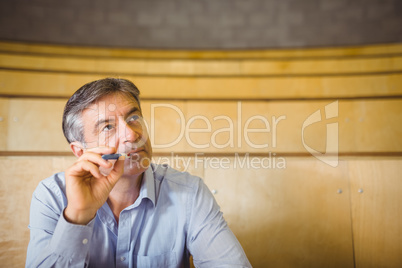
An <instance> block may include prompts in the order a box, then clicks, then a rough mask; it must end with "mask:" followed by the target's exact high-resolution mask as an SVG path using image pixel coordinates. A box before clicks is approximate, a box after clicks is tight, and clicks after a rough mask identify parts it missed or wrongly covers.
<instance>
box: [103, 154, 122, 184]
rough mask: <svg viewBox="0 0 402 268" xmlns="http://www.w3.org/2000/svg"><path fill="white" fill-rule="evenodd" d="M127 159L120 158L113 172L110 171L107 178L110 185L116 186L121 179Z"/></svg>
mask: <svg viewBox="0 0 402 268" xmlns="http://www.w3.org/2000/svg"><path fill="white" fill-rule="evenodd" d="M124 160H125V157H124V156H120V157H119V159H118V161H116V162H115V163H114V166H113V169H112V171H110V173H109V175H108V176H107V178H108V180H109V181H110V183H111V184H112V185H113V186H114V185H115V184H116V182H117V181H118V180H119V179H120V177H121V175H123V172H124V162H125V161H124Z"/></svg>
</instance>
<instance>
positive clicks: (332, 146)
mask: <svg viewBox="0 0 402 268" xmlns="http://www.w3.org/2000/svg"><path fill="white" fill-rule="evenodd" d="M335 117H338V101H334V102H332V103H330V104H327V105H326V106H325V119H331V118H335ZM322 120H323V119H322V117H321V110H317V111H315V112H314V113H312V114H311V115H310V116H309V117H308V118H307V119H306V120H305V121H304V122H303V126H302V142H303V146H304V148H305V149H306V150H307V151H308V152H309V153H310V154H311V155H313V156H314V157H315V158H317V159H318V160H320V161H321V162H324V163H325V164H327V165H330V166H331V167H337V166H338V150H339V144H338V142H339V139H338V123H329V124H327V135H326V136H327V137H326V146H325V153H321V152H319V151H317V150H315V149H313V148H311V147H310V146H308V145H307V144H306V143H305V141H304V129H305V128H306V127H308V126H310V125H312V124H315V123H318V122H321V121H322Z"/></svg>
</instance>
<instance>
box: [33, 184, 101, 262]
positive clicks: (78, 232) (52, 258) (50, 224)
mask: <svg viewBox="0 0 402 268" xmlns="http://www.w3.org/2000/svg"><path fill="white" fill-rule="evenodd" d="M57 179H60V178H57ZM66 203H67V202H66V197H65V195H64V194H63V192H62V191H61V190H60V188H59V185H58V184H57V183H56V180H49V179H48V180H46V181H45V182H42V183H40V184H39V186H38V187H37V189H36V190H35V192H34V194H33V197H32V201H31V211H30V224H29V228H30V232H31V234H30V236H31V239H30V242H29V245H28V251H27V259H26V267H84V266H85V263H86V262H87V256H88V251H89V244H90V238H91V236H92V230H93V221H92V222H90V223H89V224H88V225H87V226H82V225H75V224H71V223H69V222H67V221H66V220H65V218H64V216H63V210H64V207H65V205H66Z"/></svg>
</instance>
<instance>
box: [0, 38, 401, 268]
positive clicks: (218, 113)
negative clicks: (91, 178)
mask: <svg viewBox="0 0 402 268" xmlns="http://www.w3.org/2000/svg"><path fill="white" fill-rule="evenodd" d="M108 76H114V77H124V78H128V79H131V80H132V81H133V82H134V83H135V84H136V85H137V86H138V87H139V88H140V90H141V95H142V108H143V113H144V117H145V119H146V121H147V123H148V127H149V131H150V133H152V140H153V144H154V154H155V161H156V162H165V163H169V164H171V165H173V166H175V167H177V168H179V169H181V170H188V171H190V172H191V173H193V174H195V175H198V176H200V177H202V178H203V179H204V180H205V182H206V183H207V185H208V186H209V187H210V189H211V190H212V191H213V193H214V194H215V197H216V199H217V201H218V203H219V204H220V205H221V208H222V211H223V212H224V216H225V218H226V219H227V221H228V224H229V225H230V227H231V228H232V230H233V231H234V233H235V234H236V235H237V237H238V239H239V240H240V242H241V244H242V245H243V247H244V249H245V251H246V253H247V255H248V257H249V259H250V262H251V263H252V264H253V266H254V267H401V266H402V257H401V254H400V252H402V242H401V241H402V216H401V215H402V205H401V204H402V197H401V196H402V195H401V193H402V181H401V174H402V165H401V164H402V139H401V136H402V127H401V125H402V124H401V123H402V45H400V44H395V45H377V46H365V47H344V48H325V49H302V50H261V51H257V50H256V51H227V52H224V51H156V50H153V51H145V50H122V49H120V50H117V49H101V48H79V47H61V46H45V45H34V44H20V43H10V42H0V126H1V128H0V137H1V139H0V183H1V187H0V199H1V203H0V204H1V208H0V211H1V213H2V217H1V221H0V227H1V228H0V229H1V230H2V231H1V235H0V248H1V252H2V254H0V262H1V263H2V264H4V265H5V266H7V267H21V266H23V264H24V262H25V254H26V252H25V251H26V246H27V243H28V240H29V231H28V228H27V225H28V214H29V213H28V212H29V204H30V199H31V195H32V192H33V190H34V189H35V187H36V185H37V184H38V183H39V181H41V180H42V179H44V178H46V177H47V176H50V175H51V174H53V173H55V172H58V171H62V170H64V169H65V168H66V167H68V165H70V164H71V163H73V161H74V157H73V156H72V154H71V153H70V152H69V149H68V145H67V143H66V141H65V139H64V137H63V135H62V131H61V116H62V110H63V107H64V104H65V102H66V101H67V99H68V97H69V96H70V95H71V94H72V93H73V92H74V91H75V90H77V89H78V88H79V87H80V86H81V85H83V84H84V83H87V82H89V81H92V80H94V79H98V78H103V77H108ZM313 114H314V115H316V116H320V118H318V119H317V118H315V117H310V115H313ZM309 118H310V119H311V120H310V121H309ZM309 122H315V123H312V124H309ZM194 129H203V130H204V132H199V133H195V132H192V130H194ZM174 141H176V142H174ZM169 143H172V144H171V145H169V146H163V145H168V144H169ZM164 147H166V148H164ZM307 148H311V150H314V151H315V152H316V153H315V156H317V158H316V157H314V156H313V155H312V154H311V152H312V151H309V150H308V149H307Z"/></svg>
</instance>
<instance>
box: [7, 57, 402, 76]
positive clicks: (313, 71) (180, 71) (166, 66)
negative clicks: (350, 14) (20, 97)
mask: <svg viewBox="0 0 402 268" xmlns="http://www.w3.org/2000/svg"><path fill="white" fill-rule="evenodd" d="M0 68H2V69H23V70H31V71H35V70H37V71H43V72H45V71H51V72H76V73H80V72H82V73H88V72H89V73H109V74H113V73H116V74H119V73H120V74H132V75H135V74H137V75H164V76H171V75H175V76H178V75H179V76H180V75H182V76H191V75H196V76H205V75H209V76H221V75H228V76H239V75H243V76H253V75H258V76H261V75H283V74H287V75H300V74H302V75H327V74H335V75H339V74H348V73H351V74H358V73H378V72H395V71H401V70H402V57H398V56H390V57H380V58H365V57H363V58H353V59H351V58H343V59H339V58H338V59H336V58H330V59H319V60H317V59H302V60H297V59H288V60H285V59H282V60H278V59H277V60H273V59H270V60H264V59H259V60H253V59H249V60H241V59H239V60H230V61H229V60H226V61H223V60H218V59H216V60H212V59H210V60H191V59H182V60H180V59H172V60H166V59H159V60H158V59H127V58H125V59H113V58H82V57H81V58H80V57H75V58H74V57H68V58H67V57H62V56H59V57H57V56H52V57H49V56H44V55H18V54H17V55H16V54H12V55H10V54H7V53H0Z"/></svg>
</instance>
